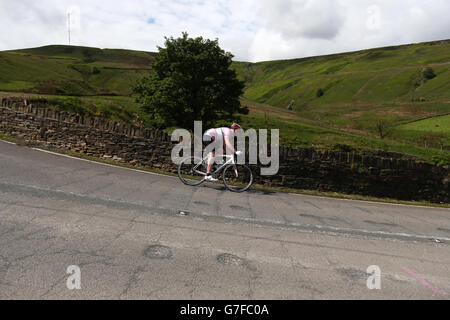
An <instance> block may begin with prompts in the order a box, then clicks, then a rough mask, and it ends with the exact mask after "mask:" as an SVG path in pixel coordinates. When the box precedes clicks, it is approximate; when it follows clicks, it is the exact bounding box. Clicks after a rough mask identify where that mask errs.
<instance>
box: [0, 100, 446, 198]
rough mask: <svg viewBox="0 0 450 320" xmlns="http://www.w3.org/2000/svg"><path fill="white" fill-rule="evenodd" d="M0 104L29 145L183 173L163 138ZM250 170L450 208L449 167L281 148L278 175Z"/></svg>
mask: <svg viewBox="0 0 450 320" xmlns="http://www.w3.org/2000/svg"><path fill="white" fill-rule="evenodd" d="M0 102H1V103H0V132H3V133H6V134H9V135H12V136H14V137H16V138H17V139H19V140H23V141H25V142H26V143H28V144H33V145H39V146H41V147H44V148H48V149H60V150H65V151H74V152H81V153H85V154H87V155H92V156H99V157H103V158H112V159H115V160H117V161H122V162H127V163H131V164H135V165H139V166H145V167H149V168H158V169H162V170H165V171H169V172H176V166H175V165H174V164H173V163H172V162H171V159H170V155H171V151H172V148H173V146H174V143H173V142H171V139H170V136H169V135H167V134H166V133H164V132H162V131H159V130H151V129H146V128H139V127H135V126H131V125H126V124H123V123H119V122H113V121H106V120H104V119H101V118H95V117H85V116H80V115H75V114H70V113H67V112H58V111H55V110H52V109H49V108H47V107H46V104H45V102H44V101H39V100H24V99H16V98H4V99H2V100H0ZM251 167H252V169H253V172H254V173H255V182H256V183H259V184H263V185H267V186H274V187H288V188H296V189H298V188H299V189H314V190H320V191H334V192H344V193H352V194H362V195H371V196H376V197H389V198H397V199H402V200H428V201H431V202H443V203H448V202H449V188H450V173H449V167H448V166H435V165H432V164H429V163H426V162H423V161H420V160H418V159H417V158H414V157H411V156H406V155H402V154H397V153H391V152H384V151H378V152H374V151H371V152H366V153H363V154H357V153H354V152H336V151H327V150H324V151H322V150H315V149H311V148H298V149H292V148H287V147H283V146H281V147H280V170H279V172H278V174H277V175H275V176H261V175H259V172H260V170H259V166H258V165H254V166H251Z"/></svg>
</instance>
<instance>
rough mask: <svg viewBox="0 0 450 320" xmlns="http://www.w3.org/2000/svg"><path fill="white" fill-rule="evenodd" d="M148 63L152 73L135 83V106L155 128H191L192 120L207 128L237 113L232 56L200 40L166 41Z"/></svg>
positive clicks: (239, 90)
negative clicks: (137, 103)
mask: <svg viewBox="0 0 450 320" xmlns="http://www.w3.org/2000/svg"><path fill="white" fill-rule="evenodd" d="M165 39H166V41H165V48H162V47H158V50H159V54H158V56H157V57H156V60H155V62H154V64H153V66H152V67H153V70H154V74H153V76H152V77H151V78H147V77H146V78H144V79H142V80H141V81H139V82H138V83H137V85H136V86H135V88H134V92H135V93H137V94H138V97H137V102H139V103H140V104H141V109H142V110H143V111H144V112H145V113H146V114H148V116H149V117H150V120H151V122H152V124H153V125H154V126H157V127H160V128H165V127H169V126H178V127H182V128H186V129H191V128H193V125H194V121H195V120H201V121H203V125H204V127H205V126H210V125H212V124H213V123H214V122H215V121H217V120H219V119H221V120H230V121H231V120H234V118H233V114H235V113H236V112H245V111H246V110H244V109H241V105H240V101H239V96H240V95H241V94H242V93H243V88H244V83H243V82H241V81H239V80H238V79H237V77H236V73H235V71H234V70H232V69H230V66H231V63H232V58H233V55H232V54H231V53H229V52H225V51H223V50H222V49H221V48H220V47H219V44H218V40H217V39H216V40H215V41H211V40H205V39H203V38H202V37H198V38H195V39H193V38H189V37H188V34H187V33H183V36H182V37H181V38H178V39H174V38H173V37H171V38H165Z"/></svg>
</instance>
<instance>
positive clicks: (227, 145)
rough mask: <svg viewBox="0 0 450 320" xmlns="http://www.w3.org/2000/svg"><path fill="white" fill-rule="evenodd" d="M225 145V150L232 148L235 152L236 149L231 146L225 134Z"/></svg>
mask: <svg viewBox="0 0 450 320" xmlns="http://www.w3.org/2000/svg"><path fill="white" fill-rule="evenodd" d="M225 145H226V147H227V150H233V153H236V149H235V148H234V147H233V144H232V143H231V141H230V137H229V136H225Z"/></svg>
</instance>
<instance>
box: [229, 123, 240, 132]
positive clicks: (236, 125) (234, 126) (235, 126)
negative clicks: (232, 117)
mask: <svg viewBox="0 0 450 320" xmlns="http://www.w3.org/2000/svg"><path fill="white" fill-rule="evenodd" d="M231 129H234V130H239V129H242V127H241V126H240V125H238V124H237V123H233V124H232V125H231Z"/></svg>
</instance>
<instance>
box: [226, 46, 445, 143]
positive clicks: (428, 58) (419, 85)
mask: <svg viewBox="0 0 450 320" xmlns="http://www.w3.org/2000/svg"><path fill="white" fill-rule="evenodd" d="M426 67H430V68H432V69H433V71H434V73H435V77H434V78H432V79H428V78H427V77H426V76H425V75H424V68H426ZM234 68H235V69H236V71H237V72H238V74H239V76H240V77H241V79H243V80H245V81H246V89H245V94H244V98H246V99H247V103H248V104H249V105H250V106H257V104H255V102H258V103H260V104H265V105H268V106H272V107H274V109H277V108H278V109H279V111H278V112H279V113H280V112H281V113H282V114H286V111H288V110H287V107H288V106H289V105H290V106H291V107H292V109H293V110H292V111H293V114H295V115H296V116H298V117H299V118H302V119H303V122H305V120H307V122H308V123H309V124H314V125H318V126H322V127H327V128H334V129H339V130H341V131H345V132H349V133H357V134H362V135H366V136H372V137H378V136H379V131H378V128H377V125H378V123H380V122H384V126H385V127H386V133H387V136H388V138H390V139H394V140H397V141H402V142H406V143H413V144H415V145H418V146H419V145H422V146H424V147H425V146H427V147H429V146H432V147H435V148H439V149H441V148H442V149H445V148H447V149H450V137H449V132H448V129H446V128H448V126H447V125H448V123H447V122H445V123H442V124H440V122H442V121H444V120H445V118H443V119H441V118H440V117H438V118H436V119H432V118H431V119H428V120H426V121H427V123H428V125H425V124H423V125H419V123H415V124H414V125H412V124H411V125H405V124H406V123H409V122H412V121H415V120H417V119H422V118H429V117H433V116H440V115H443V114H447V113H450V40H446V41H437V42H428V43H420V44H412V45H405V46H397V47H386V48H378V49H371V50H363V51H358V52H351V53H344V54H335V55H328V56H320V57H311V58H304V59H294V60H282V61H268V62H261V63H246V62H236V63H235V64H234ZM319 90H320V91H321V93H322V94H318V92H319ZM251 109H255V107H254V108H251ZM299 121H302V120H301V119H300V120H299ZM424 121H425V120H424ZM446 124H447V125H446ZM412 126H415V127H414V128H415V129H414V130H413V129H411V128H412Z"/></svg>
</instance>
